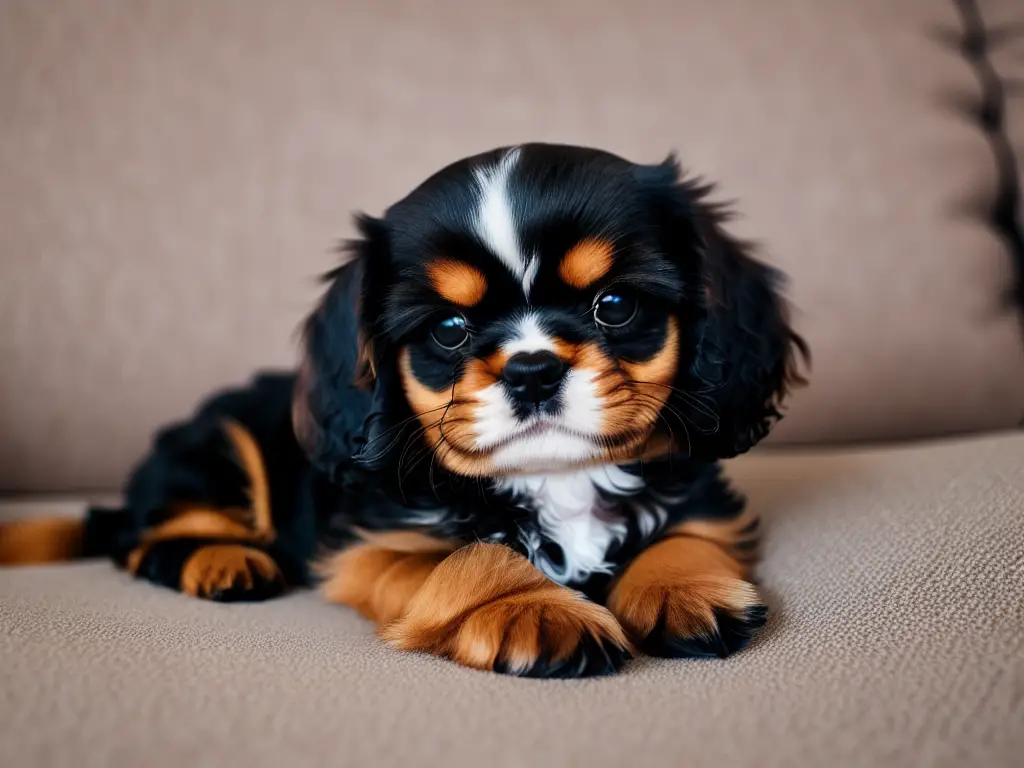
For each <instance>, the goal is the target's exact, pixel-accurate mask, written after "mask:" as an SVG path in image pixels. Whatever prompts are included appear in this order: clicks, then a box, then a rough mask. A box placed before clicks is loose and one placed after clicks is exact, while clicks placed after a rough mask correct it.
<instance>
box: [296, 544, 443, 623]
mask: <svg viewBox="0 0 1024 768" xmlns="http://www.w3.org/2000/svg"><path fill="white" fill-rule="evenodd" d="M360 534H361V536H362V538H363V539H364V542H363V543H360V544H355V545H353V546H351V547H348V548H347V549H344V550H342V551H341V552H337V553H335V554H332V555H329V556H328V557H326V558H324V559H323V560H321V561H320V562H319V563H317V564H316V565H315V567H314V570H315V571H316V573H317V575H318V576H319V577H320V579H321V583H320V592H321V594H322V595H323V596H324V598H325V599H327V600H328V601H329V602H332V603H337V604H339V605H348V606H351V607H353V608H355V609H356V610H357V611H359V613H361V614H362V615H363V616H365V617H366V618H368V619H370V620H372V621H376V622H386V621H392V620H394V619H397V618H398V617H399V616H400V615H401V614H402V612H403V611H404V609H405V606H406V604H407V603H408V602H409V600H410V599H411V598H412V596H413V595H414V594H415V593H416V591H417V590H418V589H419V588H420V586H421V585H422V584H423V582H424V581H425V580H426V578H427V576H429V575H430V572H431V571H433V569H434V568H435V567H436V566H437V564H438V563H440V562H441V561H442V560H443V559H444V558H445V557H447V556H448V554H449V553H451V552H452V551H453V550H454V549H455V548H456V547H457V546H458V543H456V542H452V541H446V540H442V539H433V538H431V537H429V536H426V535H423V534H418V533H413V532H407V531H389V532H365V531H364V532H360Z"/></svg>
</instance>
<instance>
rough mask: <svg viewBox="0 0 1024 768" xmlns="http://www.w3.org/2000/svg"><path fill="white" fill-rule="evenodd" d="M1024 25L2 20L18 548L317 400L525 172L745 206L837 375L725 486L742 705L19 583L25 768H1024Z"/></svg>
mask: <svg viewBox="0 0 1024 768" xmlns="http://www.w3.org/2000/svg"><path fill="white" fill-rule="evenodd" d="M1022 25H1024V9H1022V8H1021V6H1020V4H1019V3H1017V2H1015V1H1014V0H977V2H975V0H950V1H949V2H945V1H944V0H903V1H902V2H899V3H894V2H892V1H891V0H858V2H856V3H853V2H851V3H828V4H826V3H821V2H819V1H817V0H777V2H773V3H765V2H761V1H760V0H719V1H718V2H716V3H714V4H712V3H700V4H698V3H672V2H668V0H634V1H633V2H631V3H629V4H628V5H623V4H621V3H615V2H612V0H591V1H590V2H583V1H582V0H580V1H579V2H572V1H571V0H545V1H544V2H541V1H540V0H517V2H511V0H502V1H498V0H495V1H494V2H478V3H469V2H459V0H436V2H432V3H429V4H427V3H413V2H411V1H409V0H405V1H403V0H379V1H378V2H375V3H372V4H370V3H349V4H345V3H334V2H328V0H297V1H296V2H292V3H287V4H285V3H274V2H272V0H251V1H250V2H247V3H231V2H227V1H226V0H218V1H217V2H205V1H204V0H178V1H177V2H173V3H171V2H162V3H161V2H145V3H142V2H129V0H94V2H90V3H79V2H74V0H52V1H51V2H48V3H39V2H34V1H33V2H29V1H28V0H6V1H5V2H4V3H2V4H0V103H2V104H3V105H4V107H3V110H2V113H0V231H2V232H3V233H4V237H3V240H2V242H0V352H2V355H0V360H2V363H0V520H6V519H14V518H19V517H24V516H32V515H53V514H67V515H79V514H81V513H82V510H83V508H84V506H85V505H86V504H87V503H89V502H90V501H102V500H107V499H110V498H116V496H117V493H118V491H119V488H120V483H121V481H122V480H123V478H124V476H125V473H126V472H127V470H128V469H129V467H130V466H131V463H132V462H133V461H134V460H135V458H136V457H137V456H138V455H139V453H140V452H141V451H142V450H143V449H144V447H145V445H146V442H147V440H148V439H149V436H150V435H151V433H152V431H153V429H154V428H155V427H156V426H157V425H159V424H161V423H163V422H165V421H167V420H168V419H172V418H176V417H178V416H181V415H183V414H185V413H186V412H188V410H190V409H191V408H192V407H193V406H194V405H195V404H196V403H197V401H198V400H199V399H200V397H201V396H202V395H203V394H204V393H206V392H207V391H209V390H210V389H213V388H216V387H219V386H223V385H225V384H228V383H236V382H239V381H242V380H244V379H245V378H247V377H248V376H249V374H250V373H251V372H252V371H253V370H255V369H258V368H266V367H287V366H291V365H293V364H294V362H295V356H296V345H295V341H296V340H295V330H296V327H297V324H298V323H299V321H300V320H301V318H302V316H303V314H304V312H306V311H308V309H309V308H310V307H311V306H312V301H313V299H314V297H315V296H316V294H317V291H318V290H319V288H318V285H317V283H316V280H315V277H316V275H317V274H318V273H320V272H323V271H325V270H326V269H328V268H330V266H331V265H332V263H333V261H334V258H335V256H334V255H333V254H332V252H331V249H332V244H333V242H334V241H335V239H336V238H339V237H344V236H347V235H349V234H351V223H350V221H351V220H350V216H351V213H352V211H354V210H356V209H365V210H368V211H370V212H371V213H372V212H379V211H380V209H381V208H382V207H383V206H384V205H386V204H387V203H388V202H389V201H391V200H393V199H395V198H397V197H398V196H400V195H401V194H403V193H404V192H405V191H406V190H407V189H408V188H409V187H410V186H411V185H412V184H414V183H415V182H416V181H418V180H419V179H421V178H422V177H424V176H425V175H426V174H427V173H429V172H430V171H432V170H434V169H436V168H438V167H440V166H441V165H444V164H445V163H447V162H449V161H451V160H453V159H455V158H457V157H460V156H463V155H466V154H470V153H473V152H476V151H479V150H483V149H486V148H489V147H491V146H497V145H502V144H508V143H516V142H520V141H524V140H549V141H565V142H571V143H581V144H590V145H595V146H600V147H603V148H606V149H610V150H612V151H615V152H617V153H619V154H622V155H625V156H628V157H630V158H632V159H636V160H649V161H656V160H659V159H661V157H662V156H663V155H664V154H666V153H667V152H668V151H669V150H672V149H675V150H678V151H679V153H680V157H681V159H682V161H683V163H684V164H685V165H686V166H687V167H688V168H690V169H692V170H693V171H694V172H698V173H700V174H703V175H706V176H707V177H708V178H711V179H714V180H716V181H717V182H719V183H720V185H721V191H722V197H724V198H727V199H735V200H736V201H737V202H736V209H737V211H738V212H739V213H741V214H742V215H741V216H740V217H738V218H737V219H736V220H735V221H734V222H733V225H732V229H733V231H735V232H736V233H738V234H740V235H742V236H746V237H753V238H756V239H757V241H758V242H759V243H760V246H761V255H762V257H763V258H764V259H765V260H767V261H769V262H771V263H773V264H775V265H777V266H778V267H779V268H780V269H782V270H783V271H784V272H786V273H787V274H788V275H789V278H790V279H789V284H788V294H789V296H790V297H791V299H792V302H793V306H794V322H795V325H796V326H797V328H798V330H799V331H800V332H801V333H802V334H803V335H804V336H805V337H806V338H807V340H808V342H809V344H810V346H811V348H812V351H813V354H814V365H813V369H812V375H811V384H810V386H809V387H807V388H805V389H803V390H801V391H799V392H798V393H797V394H796V395H795V396H794V397H793V398H792V400H791V402H790V406H789V410H788V413H787V416H786V418H785V420H784V421H783V422H782V423H781V424H780V425H779V427H778V428H777V430H776V431H775V432H774V433H773V435H772V436H771V437H770V438H769V440H768V441H766V442H765V443H764V444H762V445H761V446H759V447H758V448H757V449H755V450H754V451H753V452H751V453H750V454H748V455H746V456H743V457H740V458H738V459H735V460H733V461H730V462H728V471H729V472H730V474H731V475H732V477H733V478H734V480H735V482H736V484H737V485H738V486H739V487H740V488H741V489H742V490H743V492H744V493H745V494H746V495H747V496H748V498H749V500H750V503H751V505H752V506H754V507H755V508H756V509H757V510H758V511H759V512H760V513H761V514H762V516H763V518H764V521H765V522H766V540H765V550H764V559H763V563H762V564H761V566H760V568H759V570H758V579H759V581H760V583H761V585H762V587H763V590H764V593H765V594H766V596H767V601H768V603H769V606H770V609H771V617H770V620H769V623H768V626H767V629H766V631H765V632H764V633H762V635H761V636H760V637H759V638H758V640H757V641H756V642H755V643H754V644H753V645H752V646H751V647H750V648H749V649H748V650H747V651H745V652H743V653H741V654H738V655H736V656H734V657H732V658H730V659H728V660H725V661H705V660H693V661H674V662H673V661H662V660H653V659H646V658H641V659H637V660H635V661H634V662H632V663H631V664H630V665H629V666H628V667H627V669H626V670H625V671H624V672H623V673H622V674H620V675H618V676H615V677H611V678H607V679H599V680H585V681H575V682H535V681H524V680H516V679H508V678H504V677H501V676H498V675H490V674H484V673H478V672H474V671H471V670H468V669H463V668H459V667H457V666H455V665H453V664H449V663H445V662H442V661H439V660H436V659H433V658H426V657H421V656H416V655H408V654H399V653H397V652H394V651H392V650H389V649H388V648H386V647H384V646H383V645H382V644H381V643H380V642H379V641H378V640H377V639H375V637H374V635H373V632H372V629H371V627H370V626H369V625H368V624H367V623H366V622H365V621H363V620H361V619H360V618H359V617H358V616H356V615H355V614H354V613H352V612H349V611H345V610H342V609H339V608H336V607H332V606H328V605H326V604H324V603H323V602H321V601H320V600H318V599H317V597H316V596H315V595H314V594H311V593H307V592H296V593H294V594H291V595H289V596H287V597H286V598H283V599H280V600H276V601H272V602H269V603H265V604H253V605H220V604H210V603H205V602H201V601H198V600H194V599H189V598H185V597H183V596H181V595H179V594H176V593H173V592H170V591H167V590H162V589H159V588H156V587H152V586H150V585H147V584H142V583H135V582H132V580H131V579H130V578H129V577H128V576H127V575H125V574H124V573H121V572H118V571H116V570H114V569H113V568H112V567H111V566H109V565H108V564H107V563H104V562H78V563H69V564H57V565H49V566H39V567H30V568H22V569H6V570H2V571H0V678H2V681H3V682H2V685H0V765H4V766H19V767H20V766H26V767H28V766H58V765H72V764H73V765H96V766H136V765H147V766H164V765H168V766H170V765H183V764H184V765H209V766H227V765H247V766H258V765H282V764H284V765H289V766H304V765H353V766H391V765H395V766H397V765H408V764H410V763H413V764H422V765H441V764H446V765H451V766H463V765H466V766H471V765H479V764H487V765H491V766H525V765H558V766H572V765H587V766H594V767H595V768H603V767H604V766H620V765H634V764H635V765H664V766H691V767H693V768H700V767H701V766H716V767H719V768H721V766H755V765H756V766H760V767H761V768H769V767H771V766H793V765H807V766H817V765H827V766H830V768H847V767H848V766H850V767H852V766H950V767H952V766H993V767H996V768H999V767H1001V766H1017V765H1020V764H1021V760H1022V755H1024V432H1022V431H1021V429H1020V426H1021V424H1022V417H1024V320H1022V318H1024V241H1022V237H1021V215H1022V209H1021V198H1020V195H1019V186H1020V185H1019V179H1020V159H1021V158H1022V157H1024V92H1022V91H1021V87H1020V84H1021V83H1022V82H1024V33H1022V31H1021V30H1022V28H1024V27H1022Z"/></svg>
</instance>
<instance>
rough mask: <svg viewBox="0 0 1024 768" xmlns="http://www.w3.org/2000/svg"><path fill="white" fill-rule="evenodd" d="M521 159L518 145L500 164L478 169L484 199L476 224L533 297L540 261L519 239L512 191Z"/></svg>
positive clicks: (477, 213) (479, 186) (493, 250)
mask: <svg viewBox="0 0 1024 768" xmlns="http://www.w3.org/2000/svg"><path fill="white" fill-rule="evenodd" d="M517 162H519V149H518V148H516V149H512V150H509V151H508V152H507V153H506V154H505V156H504V157H503V158H501V160H500V161H499V162H498V164H497V165H492V166H489V167H486V168H478V169H476V171H474V173H473V175H474V177H475V178H476V183H477V187H478V188H479V194H480V199H479V204H478V207H477V212H476V219H475V221H474V222H473V224H474V227H475V229H476V233H477V235H479V236H480V239H481V240H483V241H484V244H485V245H486V246H487V248H488V249H489V250H490V251H491V253H493V254H494V255H495V256H497V257H498V259H499V260H500V261H501V263H502V264H504V265H505V266H506V267H507V268H508V270H509V271H510V272H511V273H512V274H513V275H514V276H515V277H517V278H518V279H519V280H520V282H521V283H522V286H523V293H524V294H525V295H526V297H527V298H529V297H530V288H531V287H532V286H533V279H534V277H536V275H537V267H538V261H537V259H536V258H534V257H532V256H530V255H528V254H526V253H525V252H524V251H523V249H522V245H521V243H520V242H519V233H518V231H517V222H516V215H515V209H514V207H513V204H512V197H511V194H510V192H509V177H510V176H511V175H512V170H513V169H514V168H515V166H516V163H517Z"/></svg>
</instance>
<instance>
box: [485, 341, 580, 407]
mask: <svg viewBox="0 0 1024 768" xmlns="http://www.w3.org/2000/svg"><path fill="white" fill-rule="evenodd" d="M564 374H565V363H563V362H562V361H561V360H559V359H558V356H557V355H555V354H553V353H551V352H517V353H516V354H514V355H512V357H510V358H509V359H508V361H507V362H506V363H505V370H504V371H502V374H501V378H502V379H503V380H504V382H505V385H506V386H507V387H508V389H509V391H510V392H511V393H512V396H513V397H514V398H515V399H516V400H518V401H519V402H520V403H522V404H523V405H533V406H540V405H542V404H543V403H544V402H545V401H547V400H550V399H551V398H552V397H554V396H555V394H556V393H557V392H558V388H559V387H560V386H561V384H562V376H563V375H564Z"/></svg>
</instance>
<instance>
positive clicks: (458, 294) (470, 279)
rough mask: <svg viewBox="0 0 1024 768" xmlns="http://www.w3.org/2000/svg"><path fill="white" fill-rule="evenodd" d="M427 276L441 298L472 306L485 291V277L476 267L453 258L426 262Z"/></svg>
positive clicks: (460, 304)
mask: <svg viewBox="0 0 1024 768" xmlns="http://www.w3.org/2000/svg"><path fill="white" fill-rule="evenodd" d="M427 277H429V278H430V282H431V284H432V285H433V286H434V290H435V291H437V292H438V294H439V295H440V296H441V298H443V299H446V300H447V301H450V302H451V303H452V304H458V305H459V306H460V307H472V306H474V305H476V304H478V303H480V300H481V299H482V298H483V297H484V294H485V293H487V278H486V277H484V276H483V273H482V272H481V271H480V270H478V269H477V268H476V267H471V266H469V264H466V263H465V262H462V261H456V260H455V259H436V260H435V261H432V262H430V263H429V264H427Z"/></svg>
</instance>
